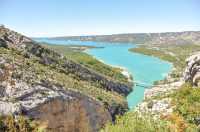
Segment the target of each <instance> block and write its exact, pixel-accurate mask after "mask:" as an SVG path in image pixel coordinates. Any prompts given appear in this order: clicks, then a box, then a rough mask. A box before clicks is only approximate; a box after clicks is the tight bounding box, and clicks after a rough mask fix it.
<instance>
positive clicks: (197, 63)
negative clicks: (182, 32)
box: [184, 53, 200, 86]
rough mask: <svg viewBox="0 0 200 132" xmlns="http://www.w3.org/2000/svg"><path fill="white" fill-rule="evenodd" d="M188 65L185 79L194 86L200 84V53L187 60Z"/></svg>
mask: <svg viewBox="0 0 200 132" xmlns="http://www.w3.org/2000/svg"><path fill="white" fill-rule="evenodd" d="M186 63H187V67H186V69H185V72H184V80H185V81H186V82H191V83H192V84H193V85H194V86H200V84H199V80H200V53H195V54H194V55H192V56H190V57H189V58H187V60H186Z"/></svg>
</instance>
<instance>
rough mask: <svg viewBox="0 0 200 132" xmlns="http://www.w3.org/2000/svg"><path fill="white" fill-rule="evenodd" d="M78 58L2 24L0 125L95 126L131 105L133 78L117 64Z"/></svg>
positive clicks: (20, 127)
mask: <svg viewBox="0 0 200 132" xmlns="http://www.w3.org/2000/svg"><path fill="white" fill-rule="evenodd" d="M72 58H74V57H72ZM75 60H77V59H70V58H69V56H67V55H65V54H60V53H58V52H56V51H54V50H52V49H50V48H48V47H46V46H42V45H41V44H39V43H37V42H35V41H33V40H31V39H30V38H28V37H26V36H23V35H21V34H19V33H17V32H14V31H12V30H10V29H8V28H5V27H3V26H1V27H0V82H1V83H0V113H1V116H2V117H1V121H0V130H1V131H21V130H23V129H27V130H30V131H31V130H32V131H34V130H36V129H37V130H39V129H46V130H48V131H55V130H59V131H92V132H93V131H98V130H99V129H100V128H102V126H103V125H105V123H106V122H107V121H114V120H115V116H116V115H121V114H123V113H124V112H126V111H127V110H128V106H127V102H126V99H125V97H126V95H127V94H128V93H130V92H131V90H132V89H131V85H132V84H131V82H128V78H127V77H125V76H123V75H122V74H120V71H119V69H115V68H112V67H110V66H107V65H105V64H102V63H100V62H98V63H97V64H96V65H103V66H104V68H107V69H109V70H110V72H109V73H107V72H101V73H100V72H99V71H98V70H97V69H95V68H92V66H91V65H86V64H81V60H82V58H80V59H79V61H75ZM82 61H84V60H82ZM95 63H96V60H95ZM112 75H116V76H120V77H114V78H112ZM122 80H123V81H122Z"/></svg>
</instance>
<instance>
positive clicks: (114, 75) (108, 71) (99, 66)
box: [44, 44, 128, 83]
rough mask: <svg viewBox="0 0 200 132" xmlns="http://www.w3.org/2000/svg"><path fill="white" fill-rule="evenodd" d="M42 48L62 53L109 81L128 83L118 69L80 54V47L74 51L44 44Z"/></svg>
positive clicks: (62, 46)
mask: <svg viewBox="0 0 200 132" xmlns="http://www.w3.org/2000/svg"><path fill="white" fill-rule="evenodd" d="M44 46H46V47H48V48H50V49H53V50H55V51H57V52H59V53H62V54H63V55H65V56H66V57H67V58H68V59H71V60H73V61H76V62H78V63H80V64H82V65H84V66H86V67H89V68H91V69H93V70H94V71H97V72H99V73H101V74H103V75H106V76H107V77H109V78H110V79H115V80H118V81H120V82H124V83H127V82H128V78H127V77H125V76H124V75H123V74H122V73H121V71H122V70H121V69H120V68H114V67H111V66H109V65H106V64H104V63H102V62H100V61H98V60H97V59H95V58H94V57H92V56H90V55H88V54H86V53H84V52H82V48H81V49H80V46H78V47H77V48H76V49H74V48H72V47H71V46H64V45H47V44H45V45H44ZM85 48H94V47H84V49H85ZM79 49H80V50H79Z"/></svg>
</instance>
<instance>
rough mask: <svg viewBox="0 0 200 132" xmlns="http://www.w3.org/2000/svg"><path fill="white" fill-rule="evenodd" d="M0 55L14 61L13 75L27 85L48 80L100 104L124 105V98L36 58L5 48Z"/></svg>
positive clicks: (0, 49) (0, 51)
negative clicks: (46, 64)
mask: <svg viewBox="0 0 200 132" xmlns="http://www.w3.org/2000/svg"><path fill="white" fill-rule="evenodd" d="M0 53H1V54H0V57H4V58H7V59H8V60H10V61H13V60H14V63H16V64H15V65H16V66H17V67H16V68H17V69H16V70H15V72H14V74H16V76H18V74H19V75H23V76H24V77H23V78H24V81H26V82H28V83H29V84H31V83H34V82H37V81H40V80H49V81H50V82H52V83H58V84H61V85H63V86H64V87H65V88H68V89H69V88H70V89H71V90H74V91H79V92H81V93H83V94H85V95H87V96H90V97H92V98H94V99H96V100H99V101H101V102H106V103H108V104H112V103H117V104H122V105H123V104H126V103H125V101H126V100H125V98H124V97H122V96H120V95H119V94H118V93H115V92H110V91H106V90H104V89H102V88H101V86H100V85H98V84H93V83H90V82H87V81H83V80H80V79H79V78H76V76H74V75H73V74H65V73H62V71H60V70H59V69H57V68H53V67H51V66H45V65H43V64H41V63H40V61H39V59H38V58H37V57H33V58H25V57H24V55H23V53H20V52H18V51H15V50H8V49H5V48H0Z"/></svg>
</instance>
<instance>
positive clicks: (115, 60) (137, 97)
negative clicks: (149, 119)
mask: <svg viewBox="0 0 200 132" xmlns="http://www.w3.org/2000/svg"><path fill="white" fill-rule="evenodd" d="M35 40H36V41H39V42H47V43H50V44H59V45H60V44H61V45H86V46H97V47H104V48H94V49H90V50H87V51H86V52H87V53H88V54H90V55H92V56H94V57H96V58H97V59H99V60H102V61H104V62H105V63H106V64H110V65H113V66H120V67H124V68H126V69H127V70H128V71H129V72H130V73H131V74H132V76H133V78H134V81H136V82H138V83H142V84H144V85H147V86H151V85H152V84H153V82H154V81H157V80H162V79H164V77H165V76H166V75H167V74H168V73H169V72H170V71H171V69H172V64H171V63H168V62H166V61H162V60H160V59H158V58H155V57H151V56H146V55H142V54H137V53H133V52H129V51H128V49H130V48H133V47H136V45H134V44H129V43H127V44H124V43H123V44H120V43H107V42H88V41H71V40H56V39H46V38H42V39H41V38H40V39H35ZM144 90H145V88H144V87H141V86H134V88H133V92H131V93H130V94H129V95H128V96H127V101H128V105H129V108H134V107H135V106H136V105H137V104H138V103H140V102H141V101H142V100H143V98H144Z"/></svg>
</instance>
